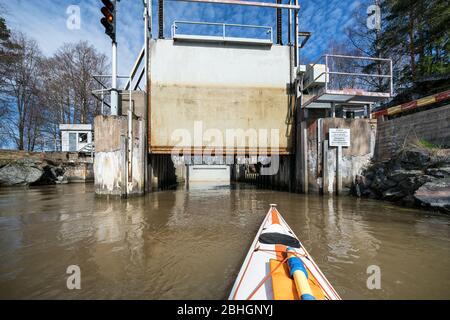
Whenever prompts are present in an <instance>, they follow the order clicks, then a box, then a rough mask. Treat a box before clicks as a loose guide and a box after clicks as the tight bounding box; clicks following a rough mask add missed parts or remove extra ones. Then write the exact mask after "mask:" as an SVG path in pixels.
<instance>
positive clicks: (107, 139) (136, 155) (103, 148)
mask: <svg viewBox="0 0 450 320" xmlns="http://www.w3.org/2000/svg"><path fill="white" fill-rule="evenodd" d="M132 126H133V128H132V131H133V133H134V134H133V141H132V143H133V148H132V150H133V151H132V153H131V157H132V159H131V161H129V162H128V157H129V155H128V146H127V143H128V142H127V140H128V137H127V134H128V119H127V117H126V116H103V115H100V116H97V117H95V120H94V130H95V133H94V136H95V158H94V182H95V193H96V194H99V195H116V196H129V195H135V194H143V193H144V172H145V171H144V165H145V164H144V153H143V150H142V148H143V147H144V143H143V142H144V139H145V132H144V130H143V124H142V119H140V118H135V119H133V121H132ZM130 166H131V167H132V170H130ZM129 172H130V173H131V176H130V175H129Z"/></svg>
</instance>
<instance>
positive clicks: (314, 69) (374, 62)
mask: <svg viewBox="0 0 450 320" xmlns="http://www.w3.org/2000/svg"><path fill="white" fill-rule="evenodd" d="M312 89H316V90H312ZM303 90H304V91H305V90H306V91H308V90H312V91H315V94H320V93H325V94H326V93H332V94H352V93H356V94H359V95H368V96H371V95H377V94H378V95H380V96H385V97H386V96H387V97H391V96H392V95H393V76H392V60H391V59H382V58H372V57H360V56H347V55H338V54H326V55H323V56H321V57H320V58H319V59H317V61H316V62H314V63H312V64H309V65H307V66H306V72H305V75H304V87H303Z"/></svg>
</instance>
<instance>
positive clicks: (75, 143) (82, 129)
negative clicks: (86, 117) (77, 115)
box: [59, 124, 94, 152]
mask: <svg viewBox="0 0 450 320" xmlns="http://www.w3.org/2000/svg"><path fill="white" fill-rule="evenodd" d="M59 130H60V131H61V151H68V152H78V151H80V150H81V151H86V152H88V151H89V150H90V149H92V145H93V144H92V143H93V141H94V131H93V129H92V124H60V125H59Z"/></svg>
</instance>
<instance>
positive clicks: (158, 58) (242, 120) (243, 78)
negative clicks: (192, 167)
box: [149, 39, 292, 155]
mask: <svg viewBox="0 0 450 320" xmlns="http://www.w3.org/2000/svg"><path fill="white" fill-rule="evenodd" d="M150 61H151V67H150V70H151V75H150V76H151V88H150V92H151V104H150V110H151V111H150V121H149V124H150V127H149V128H150V130H149V146H150V151H151V152H152V153H157V154H167V153H170V152H171V151H172V150H173V148H174V147H176V146H177V143H178V146H180V145H179V143H180V142H179V141H175V140H174V138H176V137H174V136H173V135H174V133H175V134H176V133H177V132H179V131H180V130H186V131H187V132H186V134H187V133H189V134H188V137H191V139H194V137H195V134H194V127H195V125H196V122H199V124H201V126H202V132H201V134H202V135H203V136H202V137H201V139H197V140H199V141H195V143H194V141H187V142H188V143H189V142H191V143H189V144H188V145H183V144H182V143H181V147H188V148H190V147H193V149H195V150H193V151H203V150H201V149H199V148H201V147H203V149H204V148H206V147H207V148H212V149H220V148H226V150H224V153H226V152H227V151H229V152H231V153H233V154H235V155H237V154H239V153H240V152H242V151H243V150H242V148H246V149H245V153H246V154H254V155H257V154H258V147H259V146H260V144H261V145H262V146H267V147H269V148H270V147H274V148H275V149H274V150H272V151H274V152H277V153H280V154H289V153H290V152H291V149H292V140H291V135H292V132H291V131H292V128H291V127H290V126H289V124H290V122H291V118H292V113H291V112H290V110H289V108H290V103H289V101H290V95H289V92H288V88H289V86H290V47H288V46H281V45H271V46H267V45H259V44H248V43H247V44H230V43H220V42H217V43H211V42H206V41H205V42H199V41H198V42H188V41H185V40H180V39H178V40H173V39H170V40H165V39H156V40H152V41H151V43H150ZM199 124H197V125H199ZM271 129H275V130H277V132H279V134H278V137H277V140H278V145H277V146H272V145H271V143H270V142H271V139H269V138H270V135H269V137H268V138H267V141H257V142H256V144H251V143H249V142H248V141H243V142H240V141H236V139H227V130H228V132H230V131H231V130H243V131H246V132H247V130H253V131H254V132H256V133H258V131H259V130H268V131H269V132H270V130H271ZM207 130H215V132H214V133H215V134H216V135H219V136H221V137H223V140H224V141H211V142H210V141H206V140H208V139H207V138H208V137H204V133H205V132H206V131H207ZM251 134H252V132H247V136H248V135H251ZM249 138H250V137H247V139H249ZM259 138H260V137H259ZM216 140H217V139H216ZM229 140H231V141H229ZM259 140H260V139H259ZM199 143H201V144H202V145H199ZM238 143H240V145H238ZM233 144H234V145H233Z"/></svg>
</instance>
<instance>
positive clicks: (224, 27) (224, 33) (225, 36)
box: [172, 21, 273, 43]
mask: <svg viewBox="0 0 450 320" xmlns="http://www.w3.org/2000/svg"><path fill="white" fill-rule="evenodd" d="M181 25H194V26H195V25H203V26H221V33H220V35H217V34H216V35H214V34H213V35H208V36H211V37H218V38H219V37H220V38H221V39H223V40H227V39H233V38H238V37H229V36H228V33H227V28H249V29H261V30H266V32H265V34H266V35H269V38H268V39H260V38H255V39H258V40H265V41H268V42H270V43H273V32H272V27H270V26H259V25H250V24H233V23H219V22H200V21H174V22H173V24H172V38H176V37H177V36H178V35H181V36H187V35H190V36H202V35H198V34H186V33H180V32H179V33H177V30H178V29H179V26H181ZM243 38H245V39H253V38H250V37H243Z"/></svg>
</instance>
